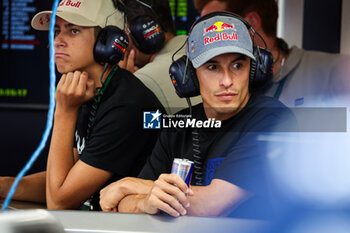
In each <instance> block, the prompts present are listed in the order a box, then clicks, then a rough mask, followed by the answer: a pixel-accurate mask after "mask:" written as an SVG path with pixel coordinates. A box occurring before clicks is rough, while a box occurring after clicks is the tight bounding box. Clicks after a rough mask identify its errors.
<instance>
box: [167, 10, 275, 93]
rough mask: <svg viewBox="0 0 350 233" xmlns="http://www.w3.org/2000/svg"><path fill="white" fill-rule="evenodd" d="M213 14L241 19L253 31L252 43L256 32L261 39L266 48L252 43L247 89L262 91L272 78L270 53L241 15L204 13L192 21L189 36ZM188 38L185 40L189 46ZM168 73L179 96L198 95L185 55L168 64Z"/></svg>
mask: <svg viewBox="0 0 350 233" xmlns="http://www.w3.org/2000/svg"><path fill="white" fill-rule="evenodd" d="M215 16H226V17H232V18H235V19H237V20H239V21H241V22H242V23H243V24H244V25H245V26H246V27H247V29H248V32H252V33H254V34H253V35H251V34H250V36H253V39H252V41H253V43H254V42H255V40H254V39H255V35H256V34H258V36H259V37H260V38H261V39H262V40H263V42H264V44H265V47H266V49H261V48H259V47H258V46H256V47H255V46H254V44H253V55H254V57H255V61H254V59H251V63H250V74H249V90H250V91H251V92H260V91H264V90H265V89H266V88H267V87H268V86H269V84H270V83H271V80H272V66H273V57H272V54H271V53H270V52H269V51H268V50H267V45H266V42H265V40H264V39H263V38H262V36H261V35H260V34H259V33H258V32H256V31H255V30H254V28H253V27H252V26H251V25H250V24H249V23H248V22H247V21H246V20H245V19H243V18H242V17H241V16H239V15H236V14H234V13H231V12H224V11H218V12H212V13H210V14H207V15H204V16H202V17H201V18H199V19H198V20H197V21H195V22H194V23H193V25H192V26H191V28H190V30H189V37H190V35H191V33H192V31H193V28H194V27H195V26H196V25H197V24H198V23H200V22H202V21H205V20H207V19H210V18H212V17H215ZM243 27H244V26H243ZM189 37H188V38H189ZM188 38H187V40H186V42H187V46H188V48H189V45H188V42H189V39H188ZM246 39H248V38H246ZM249 39H250V38H249ZM188 52H189V51H188V50H187V54H188ZM169 73H170V78H171V80H172V83H173V84H174V87H175V90H176V93H177V94H178V96H179V97H181V98H183V97H186V98H187V97H193V96H196V95H199V93H200V92H199V84H198V78H197V76H196V70H195V68H194V67H193V65H192V62H189V58H188V57H187V56H183V57H181V58H180V59H178V60H176V61H174V62H173V63H172V65H171V66H170V69H169Z"/></svg>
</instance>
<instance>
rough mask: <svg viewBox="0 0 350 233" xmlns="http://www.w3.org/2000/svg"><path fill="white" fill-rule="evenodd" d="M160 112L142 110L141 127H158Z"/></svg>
mask: <svg viewBox="0 0 350 233" xmlns="http://www.w3.org/2000/svg"><path fill="white" fill-rule="evenodd" d="M161 115H162V113H160V112H159V110H157V111H156V112H143V128H144V129H160V118H161V117H160V116H161Z"/></svg>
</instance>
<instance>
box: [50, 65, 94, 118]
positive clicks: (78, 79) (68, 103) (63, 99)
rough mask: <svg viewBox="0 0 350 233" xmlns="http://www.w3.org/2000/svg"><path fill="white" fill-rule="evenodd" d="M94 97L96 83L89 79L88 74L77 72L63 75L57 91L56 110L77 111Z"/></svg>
mask: <svg viewBox="0 0 350 233" xmlns="http://www.w3.org/2000/svg"><path fill="white" fill-rule="evenodd" d="M94 95H95V83H94V81H93V80H91V79H88V74H87V73H86V72H80V71H75V72H74V73H73V72H69V73H67V74H63V75H62V77H61V79H60V81H59V83H58V85H57V90H56V103H57V108H56V110H57V109H60V110H64V111H76V110H78V109H79V107H80V106H81V105H82V104H83V103H85V102H87V101H88V100H90V99H91V98H93V97H94Z"/></svg>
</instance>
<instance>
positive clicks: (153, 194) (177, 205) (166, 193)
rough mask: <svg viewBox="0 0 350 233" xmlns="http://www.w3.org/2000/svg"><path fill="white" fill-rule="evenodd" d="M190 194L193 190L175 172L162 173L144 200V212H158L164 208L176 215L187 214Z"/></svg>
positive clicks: (165, 210)
mask: <svg viewBox="0 0 350 233" xmlns="http://www.w3.org/2000/svg"><path fill="white" fill-rule="evenodd" d="M187 194H188V195H193V191H192V190H191V189H190V188H189V187H188V186H187V185H186V184H185V182H184V181H183V180H182V179H181V178H180V177H179V176H178V175H175V174H162V175H160V176H159V178H158V180H156V181H155V182H154V184H153V186H152V189H151V191H150V192H149V193H148V195H147V197H146V199H145V200H144V212H146V213H148V214H156V213H158V212H159V210H162V211H164V212H166V213H168V214H170V215H172V216H174V217H178V216H180V215H186V213H187V211H186V209H185V208H188V207H189V206H190V202H189V198H188V197H187Z"/></svg>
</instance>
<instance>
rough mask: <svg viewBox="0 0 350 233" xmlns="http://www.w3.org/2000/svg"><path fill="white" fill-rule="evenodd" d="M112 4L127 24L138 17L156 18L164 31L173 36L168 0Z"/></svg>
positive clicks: (139, 0)
mask: <svg viewBox="0 0 350 233" xmlns="http://www.w3.org/2000/svg"><path fill="white" fill-rule="evenodd" d="M113 2H114V5H115V6H116V7H117V8H118V9H119V10H121V11H124V12H125V14H126V16H127V21H128V23H130V22H133V21H134V20H135V19H136V18H137V17H139V16H140V15H147V16H151V17H154V18H156V20H157V21H158V23H160V24H161V26H162V28H163V30H164V31H166V32H170V33H172V34H174V35H175V33H176V31H175V24H174V21H173V18H172V15H171V9H170V6H169V1H168V0H148V1H145V0H138V1H137V0H124V1H122V0H113ZM140 2H144V3H145V4H147V5H150V6H151V7H152V9H150V8H149V7H146V6H144V5H142V4H141V3H140Z"/></svg>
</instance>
